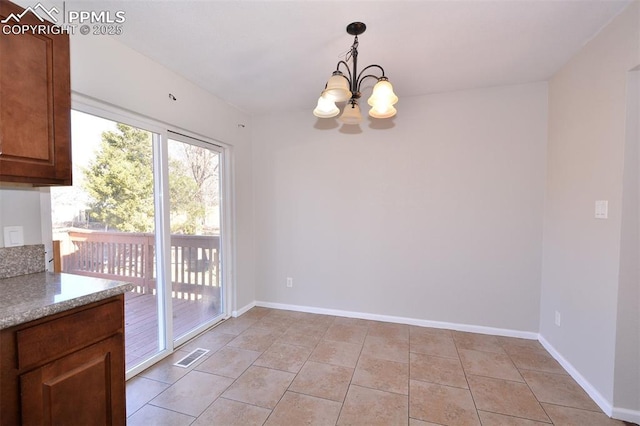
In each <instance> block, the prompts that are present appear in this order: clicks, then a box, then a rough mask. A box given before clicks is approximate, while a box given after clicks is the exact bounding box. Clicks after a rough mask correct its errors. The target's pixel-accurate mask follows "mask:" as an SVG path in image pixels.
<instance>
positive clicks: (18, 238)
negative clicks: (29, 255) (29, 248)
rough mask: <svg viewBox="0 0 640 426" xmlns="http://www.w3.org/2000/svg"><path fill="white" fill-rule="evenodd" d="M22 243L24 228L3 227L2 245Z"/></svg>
mask: <svg viewBox="0 0 640 426" xmlns="http://www.w3.org/2000/svg"><path fill="white" fill-rule="evenodd" d="M23 245H24V229H23V228H22V226H5V227H4V246H5V247H18V246H23Z"/></svg>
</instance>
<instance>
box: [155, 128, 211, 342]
mask: <svg viewBox="0 0 640 426" xmlns="http://www.w3.org/2000/svg"><path fill="white" fill-rule="evenodd" d="M220 160H221V152H220V151H218V150H216V148H215V147H214V146H211V145H208V144H205V143H203V142H200V141H197V140H194V139H191V138H187V137H183V136H179V135H176V134H171V139H169V144H168V162H169V193H170V209H169V211H170V218H169V223H170V228H171V254H170V259H171V267H170V268H171V271H170V273H169V274H167V276H171V282H172V299H171V300H172V304H173V309H172V310H173V336H174V339H175V340H176V341H180V337H182V336H184V335H185V334H187V333H189V332H191V331H193V330H195V329H198V328H200V327H202V326H203V325H206V324H208V323H210V322H211V321H212V320H215V319H216V318H217V317H219V316H220V315H221V314H222V313H223V310H222V305H223V298H222V280H221V275H220V265H221V263H220V248H221V245H220V228H221V226H220V225H221V220H220V219H221V209H220V199H221V197H220V166H221V161H220Z"/></svg>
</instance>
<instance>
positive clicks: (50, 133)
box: [0, 0, 71, 185]
mask: <svg viewBox="0 0 640 426" xmlns="http://www.w3.org/2000/svg"><path fill="white" fill-rule="evenodd" d="M22 11H23V9H22V8H21V7H19V6H17V5H15V4H13V3H11V2H9V1H7V0H0V20H4V19H5V18H7V17H9V16H10V15H11V14H14V16H19V15H20V13H21V12H22ZM22 25H36V26H47V27H52V26H53V24H50V23H48V22H46V21H45V22H44V23H43V22H40V20H39V19H37V18H36V15H34V14H33V13H27V14H25V15H24V16H22V17H20V18H19V23H18V22H17V21H16V20H15V19H9V21H8V22H7V23H6V24H0V27H3V28H5V27H6V26H9V27H12V28H16V27H15V26H22ZM16 32H19V31H17V30H16ZM0 55H1V58H0V180H2V181H11V182H27V183H36V184H37V183H41V184H64V185H69V184H71V133H70V131H71V90H70V78H69V75H70V72H69V64H70V63H69V36H68V35H67V34H47V32H46V31H42V32H40V33H38V34H34V33H31V32H25V33H21V32H20V33H18V34H14V33H10V34H5V31H3V34H2V36H0Z"/></svg>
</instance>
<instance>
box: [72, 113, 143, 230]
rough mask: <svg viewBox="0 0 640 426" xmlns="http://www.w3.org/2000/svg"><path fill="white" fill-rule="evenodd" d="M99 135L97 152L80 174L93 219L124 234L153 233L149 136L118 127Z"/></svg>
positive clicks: (128, 128) (130, 128) (122, 126)
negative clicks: (99, 140) (83, 175)
mask: <svg viewBox="0 0 640 426" xmlns="http://www.w3.org/2000/svg"><path fill="white" fill-rule="evenodd" d="M117 129H118V131H109V132H103V133H102V142H101V144H100V150H99V152H98V153H97V155H96V158H95V160H94V161H92V162H90V163H89V166H88V167H87V168H86V169H85V170H83V171H84V174H85V179H86V180H85V189H86V190H87V192H88V193H89V196H90V197H91V201H90V202H89V206H90V216H91V218H92V219H94V220H97V221H99V222H102V223H104V224H105V227H107V228H113V229H116V230H118V231H123V232H152V231H153V229H154V214H153V213H154V203H153V166H152V164H153V148H152V144H151V133H149V132H147V131H144V130H140V129H136V128H134V127H130V126H127V125H124V124H120V123H118V124H117Z"/></svg>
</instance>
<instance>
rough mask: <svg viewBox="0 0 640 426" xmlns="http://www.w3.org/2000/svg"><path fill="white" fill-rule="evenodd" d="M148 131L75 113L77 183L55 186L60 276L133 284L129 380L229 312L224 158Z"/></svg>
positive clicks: (203, 146) (128, 313) (201, 145)
mask: <svg viewBox="0 0 640 426" xmlns="http://www.w3.org/2000/svg"><path fill="white" fill-rule="evenodd" d="M107 115H108V114H107ZM125 118H126V117H125ZM132 121H135V120H132ZM143 127H144V123H138V126H133V125H130V124H124V123H122V122H118V121H114V120H109V119H105V118H101V117H98V116H95V115H91V114H86V113H83V112H78V111H73V112H72V137H73V139H72V148H73V153H72V154H73V160H74V171H73V174H74V184H73V186H72V187H54V188H51V212H52V214H51V216H52V222H53V240H54V241H60V243H59V247H60V254H59V257H60V260H61V264H62V272H67V273H73V274H78V275H86V276H91V277H99V278H108V279H115V280H120V281H127V282H131V283H133V284H134V286H135V288H134V290H133V291H132V292H129V293H127V294H126V295H125V346H126V347H125V355H126V368H127V370H128V371H129V372H130V373H131V372H134V371H140V370H141V369H143V368H145V367H146V366H148V365H149V364H150V363H151V362H152V360H153V359H159V358H160V357H162V356H164V355H165V354H166V353H168V352H169V351H172V350H173V348H174V347H175V346H177V345H178V344H180V343H182V342H183V341H185V340H186V339H188V338H190V337H191V336H193V335H195V334H196V333H198V332H200V331H201V330H203V329H204V328H205V327H207V326H209V325H211V324H213V323H214V322H215V321H218V320H220V319H222V317H223V314H224V313H225V306H224V297H223V296H224V292H223V288H224V286H223V279H222V275H221V271H222V262H221V259H222V253H221V247H222V244H221V237H222V229H221V228H222V221H221V218H222V209H221V206H222V201H223V197H222V196H221V188H222V186H221V183H222V182H221V181H222V177H223V173H222V170H221V167H222V165H223V161H222V160H223V150H222V149H221V148H219V147H217V146H214V145H212V144H209V143H205V142H202V141H199V140H195V139H191V138H188V137H186V136H182V135H177V134H174V133H171V132H167V131H166V130H162V129H159V128H157V127H156V128H155V131H148V130H145V129H144V128H143ZM150 127H153V126H150ZM167 135H169V136H167Z"/></svg>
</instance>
